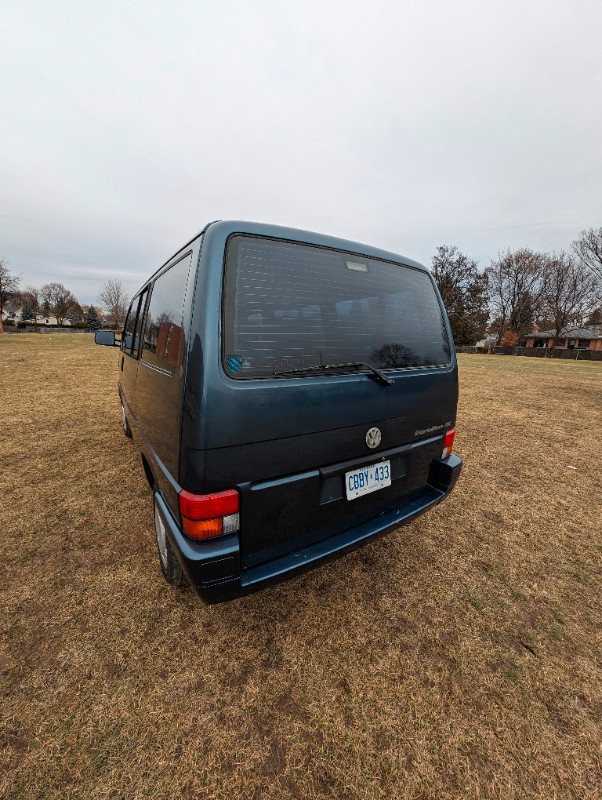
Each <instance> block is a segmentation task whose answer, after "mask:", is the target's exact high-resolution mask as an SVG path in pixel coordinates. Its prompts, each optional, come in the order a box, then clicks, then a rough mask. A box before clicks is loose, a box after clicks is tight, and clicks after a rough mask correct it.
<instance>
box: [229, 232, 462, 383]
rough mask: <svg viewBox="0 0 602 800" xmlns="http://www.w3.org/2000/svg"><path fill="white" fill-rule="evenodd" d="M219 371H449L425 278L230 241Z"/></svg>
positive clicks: (300, 247) (438, 314) (257, 374)
mask: <svg viewBox="0 0 602 800" xmlns="http://www.w3.org/2000/svg"><path fill="white" fill-rule="evenodd" d="M223 342H224V352H223V356H224V368H225V369H226V371H227V372H228V374H229V375H230V376H231V377H234V378H267V377H272V376H274V375H275V374H276V373H278V372H279V371H283V370H294V369H306V368H312V367H319V366H320V365H326V364H328V365H336V364H347V363H351V362H355V363H356V362H367V363H369V364H370V365H372V366H374V367H377V368H380V369H417V368H425V367H441V366H447V365H449V364H450V361H451V349H450V345H449V340H448V338H447V332H446V329H445V324H444V320H443V315H442V310H441V307H440V305H439V301H438V299H437V296H436V294H435V291H434V288H433V284H432V282H431V279H430V277H429V276H428V275H427V274H426V273H424V272H421V271H420V270H417V269H412V268H411V267H406V266H402V265H400V264H396V263H392V262H389V261H381V260H378V259H374V258H364V257H363V256H360V255H357V254H354V253H346V252H343V251H340V250H331V249H326V248H320V247H313V246H311V245H305V244H297V243H294V242H285V241H282V240H274V239H267V238H261V237H250V236H243V235H235V236H232V237H230V239H229V241H228V247H227V256H226V285H225V296H224V340H223Z"/></svg>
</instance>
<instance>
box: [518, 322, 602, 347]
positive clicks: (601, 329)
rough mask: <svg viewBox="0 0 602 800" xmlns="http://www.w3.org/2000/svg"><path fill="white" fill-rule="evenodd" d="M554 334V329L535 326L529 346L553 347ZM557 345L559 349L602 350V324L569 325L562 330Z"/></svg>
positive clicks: (530, 335) (528, 339) (528, 338)
mask: <svg viewBox="0 0 602 800" xmlns="http://www.w3.org/2000/svg"><path fill="white" fill-rule="evenodd" d="M554 336H555V333H554V331H541V332H540V331H539V329H538V328H535V329H534V331H533V333H531V334H529V335H528V336H527V347H552V346H554ZM555 346H556V349H557V350H602V325H586V326H579V325H569V326H568V327H566V328H563V330H561V331H560V336H559V337H558V339H557V340H556V345H555Z"/></svg>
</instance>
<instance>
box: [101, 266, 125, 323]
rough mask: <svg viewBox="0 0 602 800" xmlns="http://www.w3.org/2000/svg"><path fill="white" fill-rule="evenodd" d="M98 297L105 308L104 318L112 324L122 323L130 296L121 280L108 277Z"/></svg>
mask: <svg viewBox="0 0 602 800" xmlns="http://www.w3.org/2000/svg"><path fill="white" fill-rule="evenodd" d="M98 299H99V300H100V302H101V303H102V305H103V307H104V309H105V312H106V313H105V316H106V319H107V320H108V321H109V322H110V323H111V325H113V326H118V325H123V323H124V322H125V315H126V313H127V310H128V304H129V302H130V297H129V295H128V293H127V292H126V290H125V287H124V285H123V284H122V283H121V281H119V280H117V279H116V278H109V280H108V281H105V282H104V283H103V285H102V287H101V289H100V292H99V293H98Z"/></svg>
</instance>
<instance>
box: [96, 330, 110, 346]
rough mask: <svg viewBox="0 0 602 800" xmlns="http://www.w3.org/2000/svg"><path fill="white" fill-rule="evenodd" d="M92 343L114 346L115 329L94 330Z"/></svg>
mask: <svg viewBox="0 0 602 800" xmlns="http://www.w3.org/2000/svg"><path fill="white" fill-rule="evenodd" d="M94 344H106V345H107V346H108V347H114V346H115V331H96V332H95V333H94Z"/></svg>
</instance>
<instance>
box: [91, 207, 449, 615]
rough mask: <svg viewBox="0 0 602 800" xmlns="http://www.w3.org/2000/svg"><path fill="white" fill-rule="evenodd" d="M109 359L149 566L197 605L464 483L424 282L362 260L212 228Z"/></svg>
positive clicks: (345, 246) (437, 321)
mask: <svg viewBox="0 0 602 800" xmlns="http://www.w3.org/2000/svg"><path fill="white" fill-rule="evenodd" d="M97 341H98V343H100V344H115V345H118V346H119V347H120V353H119V396H120V398H121V412H122V419H123V428H124V432H125V434H126V435H127V436H133V439H134V442H135V444H136V446H137V448H138V450H139V452H140V456H141V460H142V466H143V468H144V472H145V474H146V477H147V480H148V483H149V485H150V487H151V490H152V493H153V498H154V520H155V530H156V536H157V546H158V550H159V561H160V564H161V569H162V572H163V575H164V577H165V579H166V580H167V581H168V582H169V583H170V584H172V585H174V586H182V585H185V584H186V583H190V584H191V585H192V586H193V587H194V588H195V589H196V591H197V592H198V593H199V595H200V596H201V597H202V598H203V599H204V600H205V601H206V602H219V601H222V600H227V599H230V598H233V597H237V596H240V595H242V594H246V593H248V592H251V591H255V590H257V589H260V588H262V587H265V586H267V585H269V584H271V583H274V582H277V581H280V580H283V579H285V578H288V577H290V576H293V575H297V574H299V573H300V572H302V571H304V570H307V569H309V568H311V567H313V566H315V565H317V564H320V563H322V562H324V561H325V560H328V559H331V558H334V557H336V556H339V555H341V554H343V553H346V552H348V551H349V550H352V549H354V548H356V547H359V546H361V545H363V544H364V543H366V542H368V541H370V540H371V539H374V538H375V537H377V536H380V535H381V534H383V533H386V532H387V531H389V530H392V529H394V528H397V527H399V526H400V525H402V524H405V523H407V522H409V521H410V520H412V519H414V518H415V517H417V516H418V515H419V514H422V513H424V512H425V511H427V510H428V509H429V508H431V507H432V506H435V505H437V504H438V503H440V502H441V500H443V498H444V497H445V496H446V495H447V494H449V492H450V491H451V489H452V488H453V486H454V484H455V483H456V480H457V479H458V476H459V473H460V470H461V466H462V461H461V459H460V458H458V456H456V455H455V454H454V453H452V445H453V439H454V425H455V418H456V408H457V402H458V371H457V364H456V358H455V352H454V347H453V342H452V337H451V333H450V329H449V324H448V321H447V317H446V315H445V311H444V308H443V306H442V304H441V299H440V297H439V294H438V292H437V289H436V286H435V283H434V282H433V279H432V277H431V275H430V273H429V272H428V270H427V269H426V268H425V267H423V266H421V265H420V264H418V263H416V262H414V261H411V260H410V259H407V258H404V257H402V256H399V255H396V254H394V253H390V252H387V251H384V250H379V249H377V248H374V247H369V246H367V245H364V244H358V243H356V242H351V241H346V240H343V239H337V238H333V237H330V236H324V235H320V234H317V233H310V232H308V231H301V230H296V229H293V228H283V227H277V226H273V225H263V224H256V223H249V222H214V223H211V224H209V225H207V226H206V227H205V228H204V229H203V230H202V231H201V233H199V234H198V235H197V236H196V237H195V238H194V239H192V240H191V241H190V242H189V243H188V244H186V245H185V246H184V247H182V248H181V249H180V250H179V251H178V252H177V253H176V254H175V255H174V256H173V258H171V259H169V261H167V262H166V263H165V264H164V265H163V266H162V267H161V268H160V269H158V270H157V272H155V273H154V275H153V276H152V277H151V278H150V279H149V280H148V281H147V282H146V283H145V284H144V286H142V288H141V289H140V291H139V292H138V293H137V294H136V295H135V297H134V299H133V300H132V303H131V305H130V308H129V311H128V314H127V319H126V322H125V327H124V330H123V333H122V335H121V340H120V341H119V342H118V341H116V340H115V337H114V335H113V334H108V333H107V332H100V333H99V334H98V335H97Z"/></svg>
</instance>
